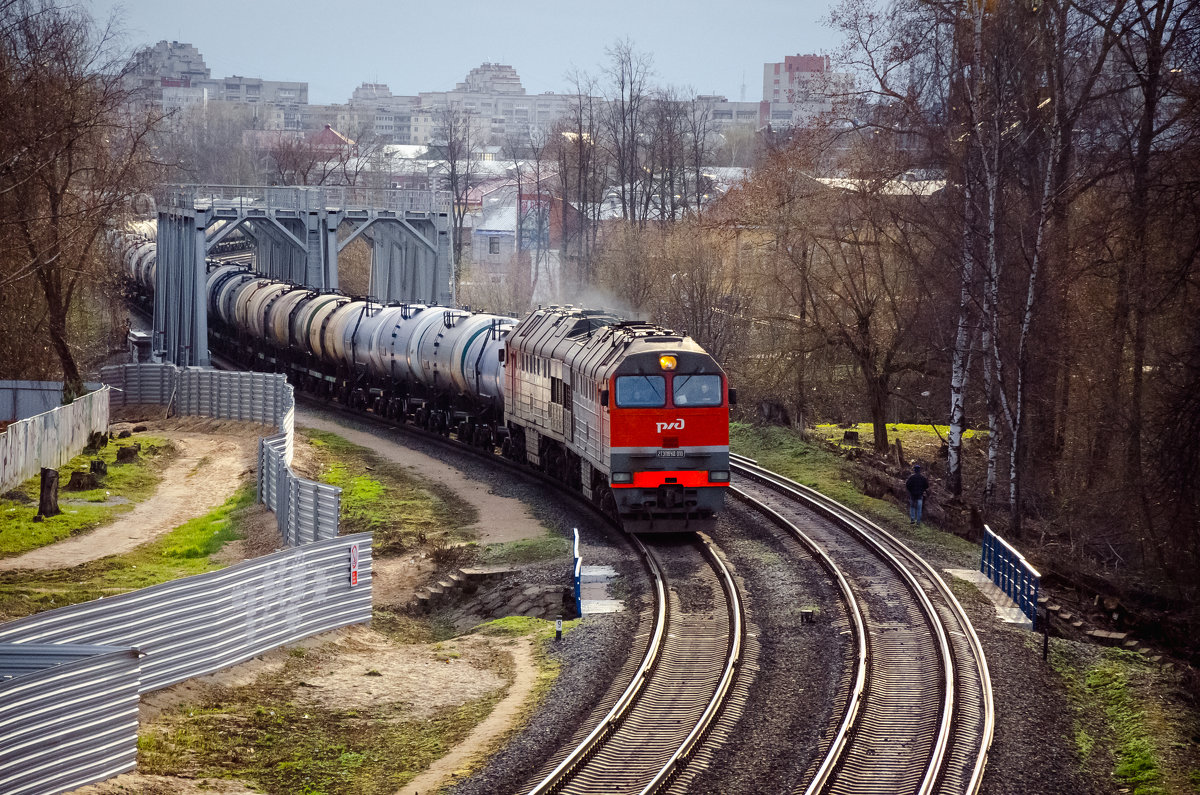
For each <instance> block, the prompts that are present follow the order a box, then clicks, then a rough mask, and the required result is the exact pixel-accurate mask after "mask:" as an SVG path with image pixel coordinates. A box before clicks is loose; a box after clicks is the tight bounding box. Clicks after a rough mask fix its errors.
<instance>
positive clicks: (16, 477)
mask: <svg viewBox="0 0 1200 795" xmlns="http://www.w3.org/2000/svg"><path fill="white" fill-rule="evenodd" d="M110 391H111V390H109V388H108V387H101V388H100V389H97V390H96V391H94V392H89V393H88V394H86V395H84V396H82V397H79V398H76V399H75V401H74V402H72V403H71V404H69V405H66V406H58V407H57V408H54V409H51V410H50V411H45V412H42V413H41V414H36V415H34V416H32V417H30V418H29V419H25V420H20V421H18V422H14V423H12V424H11V425H9V426H8V428H7V429H6V430H5V431H4V433H0V492H5V491H8V490H9V489H11V488H13V487H15V486H17V485H19V484H21V483H22V482H23V481H25V480H28V479H29V478H31V477H33V476H34V475H36V474H37V473H38V471H39V470H40V469H41V468H42V467H46V468H48V469H58V468H59V467H61V466H63V465H64V464H66V463H67V462H68V461H70V460H71V459H72V458H74V457H75V456H77V455H79V453H80V452H81V451H82V450H83V448H84V447H86V446H87V441H88V437H89V436H91V435H92V434H93V433H97V432H100V433H103V432H104V431H107V430H108V406H109V393H110Z"/></svg>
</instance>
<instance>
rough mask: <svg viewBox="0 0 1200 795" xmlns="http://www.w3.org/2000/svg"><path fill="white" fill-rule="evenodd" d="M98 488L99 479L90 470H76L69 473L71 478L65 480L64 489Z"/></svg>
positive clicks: (83, 489) (89, 489)
mask: <svg viewBox="0 0 1200 795" xmlns="http://www.w3.org/2000/svg"><path fill="white" fill-rule="evenodd" d="M97 488H100V481H99V480H98V479H97V478H96V476H95V475H93V474H92V473H91V472H83V471H79V470H76V471H75V472H72V473H71V479H70V480H68V481H67V487H66V488H65V489H63V490H64V491H91V490H92V489H97Z"/></svg>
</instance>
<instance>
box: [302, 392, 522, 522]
mask: <svg viewBox="0 0 1200 795" xmlns="http://www.w3.org/2000/svg"><path fill="white" fill-rule="evenodd" d="M296 424H297V425H300V426H301V427H304V428H314V429H316V430H318V431H328V432H329V433H336V434H337V435H338V436H341V437H342V438H343V439H345V440H347V441H350V442H353V443H354V444H357V445H360V446H362V447H366V448H368V449H370V450H374V451H375V452H376V453H378V454H379V455H381V456H383V457H384V458H386V459H387V460H389V461H391V462H393V463H396V464H400V465H401V466H405V467H408V468H409V469H412V470H414V471H415V472H416V473H417V474H419V475H420V476H421V477H424V478H427V479H429V480H435V481H437V482H439V483H442V484H444V485H445V486H446V487H447V488H450V489H452V490H453V491H455V492H456V493H457V494H458V495H459V496H460V497H462V498H463V499H464V500H466V501H467V502H469V503H471V505H473V506H475V508H476V510H478V511H479V521H478V522H476V523H475V524H474V525H472V526H471V527H470V528H468V529H470V530H472V531H474V532H476V533H478V534H479V540H480V541H481V542H482V543H485V544H492V543H497V542H502V541H517V540H520V539H522V538H536V537H538V536H540V535H542V534H543V533H544V532H545V530H544V528H542V526H541V525H540V524H539V523H538V521H537V520H536V519H534V518H533V515H532V514H531V513H530V512H529V508H527V507H526V506H525V503H523V502H521V501H520V500H517V499H514V498H512V497H502V496H500V495H499V494H494V493H493V492H491V491H489V489H488V485H487V484H486V483H481V482H479V481H477V480H472V479H470V478H468V477H467V476H466V475H464V474H463V473H462V472H460V471H459V470H457V469H455V468H454V467H452V466H450V465H449V464H447V463H445V462H443V461H439V460H438V459H436V458H433V457H432V456H428V455H425V454H424V453H419V452H417V451H416V450H412V449H410V448H408V447H404V446H403V445H399V444H396V443H395V442H392V441H389V440H387V439H382V438H380V437H378V436H375V435H373V434H371V433H368V432H366V431H359V430H355V429H354V428H347V427H344V426H342V425H338V424H337V423H336V422H331V421H330V420H326V419H324V418H322V417H318V416H317V415H315V414H311V413H309V412H306V411H302V410H300V409H297V410H296Z"/></svg>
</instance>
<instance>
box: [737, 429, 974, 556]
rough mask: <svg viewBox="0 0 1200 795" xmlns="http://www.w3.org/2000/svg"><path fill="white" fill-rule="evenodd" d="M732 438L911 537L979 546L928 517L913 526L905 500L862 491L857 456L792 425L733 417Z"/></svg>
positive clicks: (772, 465)
mask: <svg viewBox="0 0 1200 795" xmlns="http://www.w3.org/2000/svg"><path fill="white" fill-rule="evenodd" d="M867 427H868V428H869V427H870V426H869V425H868V426H867ZM889 427H891V426H889ZM912 427H913V428H925V429H926V430H928V428H929V426H912ZM729 443H730V448H731V449H732V450H733V452H735V453H740V454H741V455H744V456H749V457H750V458H753V459H755V460H756V461H758V463H759V464H760V465H761V466H764V467H766V468H767V469H770V470H773V471H775V472H778V473H779V474H781V475H786V476H787V477H789V478H791V479H792V480H794V481H796V482H797V483H800V484H801V485H803V486H807V487H809V488H811V489H814V490H815V491H819V492H820V493H822V494H824V495H825V496H827V497H831V498H832V499H835V500H837V501H838V502H840V503H841V504H843V505H845V506H846V507H848V508H850V509H851V510H854V511H856V512H858V513H861V514H863V515H864V516H866V517H868V518H870V519H872V520H874V521H877V522H881V523H884V524H886V525H891V526H892V528H893V529H894V530H897V531H898V532H899V533H900V534H901V535H903V536H905V537H906V538H909V539H913V540H916V541H921V542H925V543H936V544H939V545H942V546H944V547H947V548H949V549H951V550H953V551H955V552H958V553H960V554H966V553H971V554H975V553H977V552H978V549H979V547H978V545H977V544H972V543H971V542H969V541H966V540H965V539H961V538H959V537H957V536H955V535H953V534H950V533H945V532H942V531H941V530H938V529H937V528H935V527H933V526H932V525H931V524H929V523H928V522H925V523H923V524H922V525H920V526H919V527H912V526H910V525H909V524H908V507H907V506H906V505H901V504H900V503H898V502H894V501H892V500H887V499H878V498H875V497H868V496H867V495H865V494H863V493H862V490H861V489H860V488H859V484H858V481H857V480H856V478H857V472H856V469H855V466H854V463H853V462H851V461H848V460H846V459H845V458H843V457H842V456H840V455H838V454H837V452H835V451H833V450H829V449H827V448H824V447H821V446H818V445H815V444H812V443H811V442H808V441H806V440H805V439H804V438H803V437H801V435H800V434H799V433H798V432H796V431H794V430H792V429H790V428H781V427H778V426H759V425H751V424H749V423H744V422H732V423H730V424H729Z"/></svg>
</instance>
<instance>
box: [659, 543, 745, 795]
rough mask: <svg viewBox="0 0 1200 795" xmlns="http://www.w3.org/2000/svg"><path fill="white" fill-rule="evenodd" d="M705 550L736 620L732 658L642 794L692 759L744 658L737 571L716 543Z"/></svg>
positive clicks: (731, 645)
mask: <svg viewBox="0 0 1200 795" xmlns="http://www.w3.org/2000/svg"><path fill="white" fill-rule="evenodd" d="M703 551H704V554H705V556H706V557H707V558H708V559H709V561H710V562H712V564H713V566H714V567H715V568H716V569H717V571H718V572H719V573H720V575H721V577H720V580H721V586H722V587H723V588H724V589H725V598H726V599H727V600H728V605H729V615H730V616H731V617H732V620H733V624H732V626H731V627H730V631H729V635H730V650H729V657H728V658H727V659H726V661H725V668H724V670H723V671H722V673H721V681H720V683H719V684H718V685H717V688H716V691H715V692H714V693H713V695H712V698H711V699H709V701H708V705H707V706H706V707H705V708H704V712H703V714H701V716H700V718H699V720H698V721H697V722H696V725H695V726H694V727H692V730H691V732H690V733H689V734H688V736H687V737H685V738H684V741H683V743H682V744H681V745H680V746H679V750H677V751H676V752H675V753H674V754H672V755H671V758H670V759H668V760H667V763H666V764H665V765H663V768H662V770H660V771H659V772H658V774H657V775H656V776H655V777H654V778H653V779H652V780H651V781H650V783H649V784H647V785H646V787H645V788H644V789H643V790H642V792H641V795H651V793H655V792H658V791H659V790H660V789H661V788H662V787H664V786H665V785H666V784H667V783H668V782H669V781H670V780H671V778H672V777H673V776H674V775H675V773H676V772H677V771H678V769H679V767H680V766H681V765H682V764H683V763H684V762H686V761H687V760H688V759H690V758H691V756H692V754H693V753H694V752H695V750H696V748H697V747H698V746H699V744H700V742H701V740H702V739H703V738H704V736H705V735H706V734H707V733H708V730H709V729H710V728H711V727H712V725H713V722H714V721H715V720H716V717H717V713H718V712H719V711H720V709H721V705H722V704H723V703H724V702H725V698H726V696H727V695H728V694H729V689H730V688H731V687H733V680H734V677H735V675H736V674H737V667H738V665H739V664H740V662H741V659H742V641H743V637H744V634H745V624H744V623H743V621H742V614H743V608H742V602H741V598H740V597H739V596H738V592H737V587H736V586H735V585H734V582H733V574H732V573H731V572H730V571H729V567H727V566H726V565H725V562H724V561H723V560H721V557H720V556H719V555H717V554H716V553H715V552H714V551H713V549H712V544H711V542H710V541H709V540H708V539H704V540H703Z"/></svg>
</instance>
